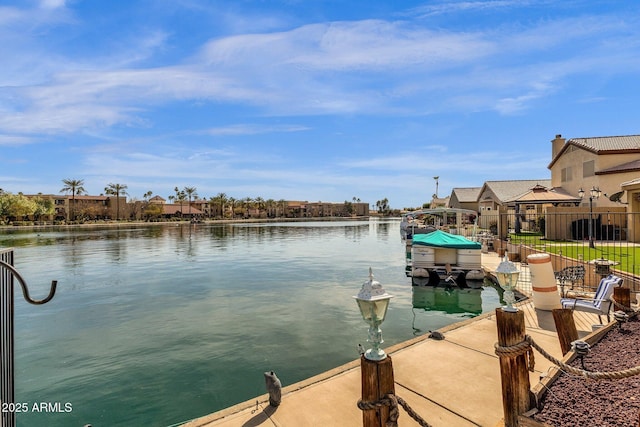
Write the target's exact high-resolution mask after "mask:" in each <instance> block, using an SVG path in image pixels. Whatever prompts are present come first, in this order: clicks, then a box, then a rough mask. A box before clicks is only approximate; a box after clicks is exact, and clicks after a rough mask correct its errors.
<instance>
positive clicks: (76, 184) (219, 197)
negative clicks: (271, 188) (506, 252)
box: [0, 179, 391, 220]
mask: <svg viewBox="0 0 640 427" xmlns="http://www.w3.org/2000/svg"><path fill="white" fill-rule="evenodd" d="M62 183H63V184H64V186H63V187H62V189H61V190H60V192H61V193H65V194H69V195H71V200H70V203H69V212H68V215H67V216H66V219H67V220H75V219H76V218H77V217H78V216H83V217H87V218H91V217H93V218H97V216H96V215H98V216H99V215H102V216H103V217H104V215H105V214H106V215H107V217H108V213H106V212H108V211H106V210H104V209H105V208H100V212H104V213H102V214H100V213H96V211H95V210H94V211H90V209H89V208H87V206H86V204H85V205H83V206H84V208H83V209H82V212H80V211H79V209H78V202H79V200H78V196H81V195H86V194H87V191H86V190H85V188H84V180H82V179H63V180H62ZM127 189H128V186H127V185H126V184H121V183H109V184H108V185H107V186H106V187H105V188H104V195H108V196H113V197H115V219H116V220H120V219H122V218H128V219H140V218H147V219H151V218H154V217H160V216H162V215H163V209H162V206H163V205H162V204H157V203H153V200H152V196H153V193H152V192H151V191H148V192H146V193H145V194H144V195H143V199H142V200H139V199H136V198H135V197H134V198H132V199H130V201H129V202H128V203H127V199H126V197H127V196H128V193H127ZM0 193H4V192H2V191H0ZM4 195H5V196H8V195H10V193H4ZM19 195H20V196H21V195H22V193H19ZM101 196H103V195H102V194H101ZM21 197H23V196H21ZM123 197H124V198H125V203H124V207H125V211H124V212H123V209H122V205H123V204H121V203H120V201H121V198H123ZM198 198H199V195H198V192H197V189H196V187H189V186H187V187H184V188H182V189H180V188H179V187H175V188H174V189H173V194H171V195H169V196H168V199H169V202H170V203H171V204H179V205H180V210H179V212H180V215H181V216H182V213H183V212H184V210H183V205H185V204H186V205H187V212H186V213H187V215H188V216H189V217H192V215H191V214H192V207H193V208H194V209H195V208H198V209H199V210H204V211H206V215H207V216H209V217H211V218H237V217H245V218H248V217H268V218H274V217H279V216H285V215H287V214H290V213H291V209H295V207H291V206H290V205H289V203H288V202H287V201H285V200H284V199H280V200H274V199H267V200H265V199H263V198H262V197H255V198H252V197H245V198H234V197H230V196H228V195H227V194H226V193H222V192H221V193H218V194H216V195H215V196H213V197H210V198H209V199H208V200H206V199H200V200H199V199H198ZM5 200H14V202H13V204H15V203H17V202H16V201H15V200H17V199H9V198H5ZM20 200H22V199H20ZM33 200H36V201H37V202H41V201H40V200H39V198H37V197H36V198H35V199H33ZM194 202H195V203H194ZM7 204H10V202H6V203H5V205H7ZM356 204H361V201H360V198H359V197H355V196H354V197H353V198H352V200H351V201H347V200H345V201H344V204H336V203H322V202H317V203H315V202H311V203H307V205H308V206H309V210H306V211H304V214H303V215H304V216H313V215H318V216H343V215H350V214H356V211H355V208H354V206H356ZM311 206H313V207H312V208H311ZM375 206H376V208H377V210H378V212H379V213H380V214H383V215H384V214H389V213H391V210H390V208H389V201H388V199H386V198H384V199H382V200H378V201H377V202H376V205H375ZM94 209H95V208H94ZM300 209H306V208H300ZM30 210H34V212H35V208H27V207H25V208H23V209H22V210H20V214H21V215H11V214H10V215H7V214H4V216H5V217H7V216H13V217H14V218H15V217H16V216H24V217H28V216H34V213H33V212H30ZM5 211H8V210H7V209H5ZM13 211H18V209H14V210H13ZM40 211H42V209H41V210H40ZM50 211H53V207H51V206H48V207H47V209H46V212H44V214H45V215H51V212H50ZM367 212H368V210H367ZM0 213H1V212H0ZM37 215H41V214H37Z"/></svg>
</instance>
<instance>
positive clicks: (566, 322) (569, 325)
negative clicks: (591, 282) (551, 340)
mask: <svg viewBox="0 0 640 427" xmlns="http://www.w3.org/2000/svg"><path fill="white" fill-rule="evenodd" d="M551 313H552V314H553V321H554V322H555V324H556V332H557V333H558V340H559V341H560V348H561V349H562V354H563V355H565V354H567V353H568V352H569V350H571V343H572V342H573V341H575V340H577V339H578V329H577V328H576V322H575V320H574V319H573V310H571V309H570V308H556V309H553V310H551Z"/></svg>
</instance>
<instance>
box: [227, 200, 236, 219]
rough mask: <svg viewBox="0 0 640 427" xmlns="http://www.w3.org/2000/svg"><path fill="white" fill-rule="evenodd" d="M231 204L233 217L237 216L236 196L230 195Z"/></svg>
mask: <svg viewBox="0 0 640 427" xmlns="http://www.w3.org/2000/svg"><path fill="white" fill-rule="evenodd" d="M228 200H229V204H230V205H231V218H234V217H235V216H236V202H237V200H236V198H235V197H229V199H228Z"/></svg>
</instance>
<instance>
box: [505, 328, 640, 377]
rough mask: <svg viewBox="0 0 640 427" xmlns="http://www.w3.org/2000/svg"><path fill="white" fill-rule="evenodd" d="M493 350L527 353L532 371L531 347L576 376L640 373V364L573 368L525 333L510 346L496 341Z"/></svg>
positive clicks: (618, 375) (611, 375)
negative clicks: (620, 367) (603, 369)
mask: <svg viewBox="0 0 640 427" xmlns="http://www.w3.org/2000/svg"><path fill="white" fill-rule="evenodd" d="M494 347H495V352H496V354H497V355H498V356H505V355H510V356H518V355H520V354H524V353H527V352H528V353H529V363H528V365H529V366H528V368H529V370H530V371H532V372H533V366H534V359H533V352H532V351H531V349H532V348H534V349H536V350H538V352H539V353H540V354H541V355H542V356H543V357H544V358H546V359H547V360H549V361H550V362H551V363H553V364H554V365H557V366H558V367H560V368H561V369H562V370H563V371H565V372H568V373H571V374H573V375H576V376H580V377H584V378H588V379H593V380H613V379H623V378H629V377H632V376H635V375H640V366H635V367H633V368H630V369H624V370H621V371H608V372H595V371H587V370H585V369H579V368H575V367H573V366H571V365H568V364H566V363H564V362H563V361H561V360H559V359H557V358H555V357H554V356H552V355H551V354H549V353H548V352H547V351H545V349H543V348H542V347H541V346H540V345H538V344H537V343H536V342H535V341H534V339H533V338H532V337H531V336H530V335H525V337H524V341H522V342H519V343H517V344H514V345H511V346H500V345H498V344H497V343H496V344H495V346H494Z"/></svg>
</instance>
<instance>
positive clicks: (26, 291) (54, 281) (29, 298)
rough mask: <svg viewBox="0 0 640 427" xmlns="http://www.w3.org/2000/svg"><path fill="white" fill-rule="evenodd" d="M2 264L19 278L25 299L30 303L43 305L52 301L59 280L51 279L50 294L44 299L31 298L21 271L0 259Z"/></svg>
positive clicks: (0, 264)
mask: <svg viewBox="0 0 640 427" xmlns="http://www.w3.org/2000/svg"><path fill="white" fill-rule="evenodd" d="M0 266H2V267H4V268H6V269H7V270H9V271H10V272H11V273H12V274H13V276H14V277H15V278H16V279H18V282H20V286H21V287H22V294H23V296H24V299H25V301H27V302H28V303H29V304H34V305H42V304H45V303H48V302H49V301H51V299H52V298H53V296H54V295H55V293H56V287H57V286H58V281H57V280H52V281H51V289H50V290H49V295H48V296H47V297H46V298H45V299H42V300H34V299H32V298H31V296H29V288H28V287H27V282H25V281H24V279H23V278H22V276H21V275H20V273H19V272H18V270H16V268H15V267H14V266H13V265H11V264H8V263H6V262H4V261H2V260H0Z"/></svg>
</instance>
